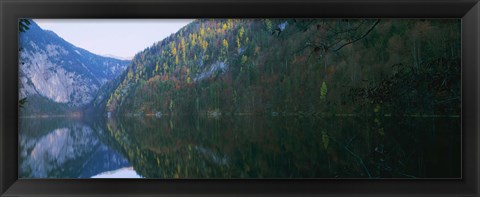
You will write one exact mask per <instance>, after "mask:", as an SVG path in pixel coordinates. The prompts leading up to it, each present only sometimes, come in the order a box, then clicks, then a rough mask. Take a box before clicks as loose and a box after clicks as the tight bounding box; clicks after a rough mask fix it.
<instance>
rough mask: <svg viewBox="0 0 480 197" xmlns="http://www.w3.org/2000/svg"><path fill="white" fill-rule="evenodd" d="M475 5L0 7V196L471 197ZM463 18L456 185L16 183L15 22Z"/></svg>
mask: <svg viewBox="0 0 480 197" xmlns="http://www.w3.org/2000/svg"><path fill="white" fill-rule="evenodd" d="M479 11H480V4H479V3H478V0H421V1H416V0H337V1H333V0H300V1H295V0H257V1H255V0H236V1H235V0H177V1H173V0H139V1H135V0H36V1H33V0H0V17H1V18H0V39H1V40H0V43H1V48H0V60H1V61H0V62H1V63H0V156H1V157H0V195H1V196H174V195H178V196H180V195H182V196H197V195H217V196H233V195H234V196H250V195H255V196H257V195H260V196H277V195H279V196H362V195H363V196H472V197H473V196H478V195H479V194H480V190H479V188H480V187H479V186H480V185H479V183H480V176H479V158H480V154H479V153H480V149H479V147H480V146H479V142H480V139H479V135H478V132H479V124H478V122H479V115H478V114H479V112H480V108H479V105H478V103H479V91H478V90H479V81H478V80H479V78H480V72H479V71H480V70H479V69H478V66H479V56H480V53H479V48H480V39H479V36H480V29H479V28H480V23H479V19H480V12H479ZM245 17H247V18H257V17H262V18H263V17H273V18H277V17H281V18H284V17H285V18H290V17H315V18H353V17H354V18H356V17H366V18H462V179H420V180H418V179H415V180H409V179H388V180H382V179H374V180H365V179H305V180H304V179H300V180H298V179H295V180H286V179H282V180H274V179H267V180H262V179H249V180H242V179H235V180H221V179H220V180H219V179H214V180H209V179H205V180H160V179H158V180H152V179H147V180H145V179H139V180H138V179H78V180H77V179H68V180H64V179H62V180H60V179H25V180H18V170H17V169H18V154H17V151H18V147H17V144H18V133H17V129H18V125H17V121H18V110H17V106H18V21H17V20H18V19H19V18H245Z"/></svg>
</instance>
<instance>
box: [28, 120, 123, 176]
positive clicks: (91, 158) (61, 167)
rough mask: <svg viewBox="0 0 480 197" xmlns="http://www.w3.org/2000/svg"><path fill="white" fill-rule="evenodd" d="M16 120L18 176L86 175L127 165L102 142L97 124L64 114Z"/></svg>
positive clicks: (121, 157)
mask: <svg viewBox="0 0 480 197" xmlns="http://www.w3.org/2000/svg"><path fill="white" fill-rule="evenodd" d="M20 123H21V126H20V132H19V143H20V152H19V154H20V155H19V157H20V165H19V167H20V171H19V174H20V176H19V177H20V178H89V177H91V176H93V175H96V174H99V173H102V172H105V171H111V170H115V169H119V168H122V167H126V166H129V163H128V161H127V160H126V159H124V158H123V156H121V155H119V154H118V153H117V152H116V151H114V150H112V149H110V148H109V147H108V146H106V145H105V144H103V142H102V140H101V139H100V138H99V136H100V134H101V133H102V132H103V131H102V129H101V128H100V127H96V128H93V127H91V126H90V125H88V124H86V123H85V122H82V121H80V120H74V119H66V118H40V119H36V118H27V119H21V120H20Z"/></svg>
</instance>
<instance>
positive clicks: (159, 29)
mask: <svg viewBox="0 0 480 197" xmlns="http://www.w3.org/2000/svg"><path fill="white" fill-rule="evenodd" d="M34 21H35V23H37V24H38V25H39V26H40V27H41V28H42V29H45V30H51V31H53V32H55V33H56V34H57V35H58V36H60V37H62V38H63V39H64V40H66V41H67V42H70V43H72V44H73V45H75V46H77V47H80V48H83V49H85V50H87V51H90V52H92V53H95V54H98V55H108V56H115V57H121V58H127V59H130V58H132V57H133V56H134V55H135V54H137V53H138V52H140V51H142V50H143V49H145V48H147V47H149V46H152V44H153V43H156V42H158V41H161V40H162V39H164V38H166V37H167V36H169V35H170V34H172V33H175V32H177V31H178V30H179V29H180V28H182V27H183V26H185V25H187V24H188V23H190V22H192V21H193V19H34Z"/></svg>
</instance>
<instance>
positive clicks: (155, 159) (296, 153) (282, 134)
mask: <svg viewBox="0 0 480 197" xmlns="http://www.w3.org/2000/svg"><path fill="white" fill-rule="evenodd" d="M107 128H108V131H109V133H110V135H111V136H112V139H114V140H115V141H117V142H118V144H119V147H118V150H119V152H121V153H122V154H123V155H126V157H127V159H128V160H129V161H130V162H131V164H132V165H133V167H134V169H135V170H136V171H137V172H138V174H139V175H141V176H143V177H147V178H343V177H347V178H350V177H358V178H422V177H432V176H435V177H437V176H438V177H458V176H459V175H460V149H459V147H460V134H459V133H458V131H460V119H459V118H411V117H410V118H408V117H399V118H396V117H385V116H378V117H310V118H309V117H293V116H292V117H282V116H277V117H268V116H222V117H218V118H209V117H206V116H200V117H198V116H162V117H160V118H157V117H130V118H128V117H127V118H110V119H108V120H107ZM447 161H448V162H447Z"/></svg>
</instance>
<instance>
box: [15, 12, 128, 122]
mask: <svg viewBox="0 0 480 197" xmlns="http://www.w3.org/2000/svg"><path fill="white" fill-rule="evenodd" d="M19 56H20V57H19V59H20V60H19V64H20V65H19V68H20V69H19V97H20V98H25V97H27V98H29V99H28V103H29V104H28V105H27V106H26V113H44V112H45V110H47V111H48V109H40V108H42V106H41V105H44V104H46V103H48V104H49V105H56V104H58V105H57V106H52V107H53V108H55V107H58V106H61V108H72V107H73V108H75V107H81V106H85V105H86V104H88V103H90V102H91V101H92V100H93V98H94V96H95V94H96V92H97V91H98V89H100V87H101V86H102V85H104V84H105V83H107V82H108V81H109V80H112V79H115V78H116V77H117V76H119V75H120V74H121V73H122V72H123V71H124V70H125V68H126V67H127V66H128V64H129V63H130V61H125V60H118V59H114V58H110V57H103V56H99V55H96V54H93V53H91V52H89V51H87V50H85V49H82V48H79V47H76V46H74V45H72V44H71V43H69V42H67V41H65V40H64V39H62V38H61V37H59V36H58V35H56V34H55V33H54V32H52V31H48V30H43V29H41V28H40V27H39V26H38V25H37V24H36V23H35V22H33V21H31V24H30V26H29V29H28V30H27V31H25V32H21V33H20V54H19ZM58 110H60V109H58ZM54 111H55V110H54ZM46 113H49V112H46Z"/></svg>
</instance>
